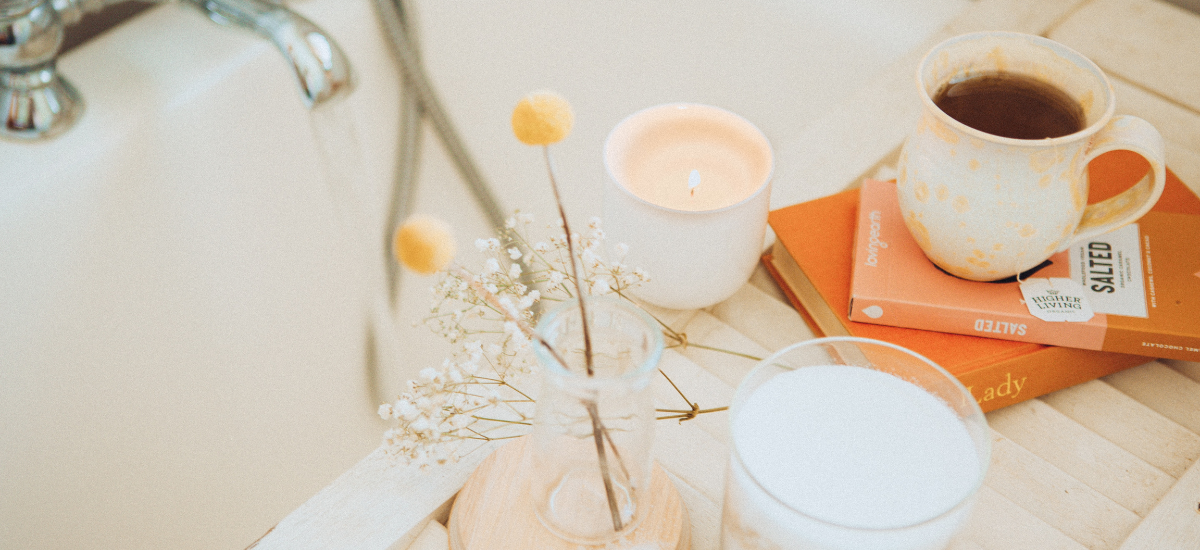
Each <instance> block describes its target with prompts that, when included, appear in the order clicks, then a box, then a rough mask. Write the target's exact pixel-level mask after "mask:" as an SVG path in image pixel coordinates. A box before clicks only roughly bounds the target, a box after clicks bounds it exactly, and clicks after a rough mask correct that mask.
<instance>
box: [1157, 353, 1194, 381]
mask: <svg viewBox="0 0 1200 550" xmlns="http://www.w3.org/2000/svg"><path fill="white" fill-rule="evenodd" d="M1162 362H1163V364H1164V365H1167V366H1168V367H1171V368H1172V369H1174V370H1175V372H1178V373H1179V374H1182V375H1184V376H1186V377H1188V378H1191V379H1192V380H1194V381H1196V382H1198V383H1200V362H1196V361H1172V360H1166V359H1164V360H1162Z"/></svg>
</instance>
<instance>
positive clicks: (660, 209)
mask: <svg viewBox="0 0 1200 550" xmlns="http://www.w3.org/2000/svg"><path fill="white" fill-rule="evenodd" d="M604 164H605V168H606V169H607V171H608V176H609V178H608V181H607V183H606V185H605V189H604V222H605V230H606V231H607V232H608V234H609V236H610V238H611V240H612V241H613V242H619V243H625V244H627V245H628V246H629V253H628V256H626V258H625V263H626V264H628V265H630V266H633V267H640V268H642V269H645V270H646V271H647V272H648V273H649V275H650V282H648V283H646V284H644V285H642V286H641V287H639V288H637V289H636V290H635V291H634V295H635V296H636V297H638V298H640V299H642V300H645V301H646V302H649V303H651V304H654V305H658V306H662V307H666V308H671V309H693V308H701V307H706V306H710V305H712V304H715V303H717V302H720V301H721V300H724V299H725V298H728V297H729V296H731V295H732V294H733V293H734V292H736V291H737V289H738V288H739V287H741V286H742V285H743V284H745V283H746V281H747V280H748V279H749V278H750V273H751V272H752V271H753V270H754V266H755V265H756V263H757V262H758V260H759V256H760V254H761V253H762V249H763V237H764V235H765V232H766V226H767V210H768V206H769V201H770V180H771V174H772V170H773V167H774V164H773V157H772V152H771V146H770V144H769V143H768V142H767V138H766V137H765V136H764V135H763V133H762V132H761V131H760V130H759V129H758V128H757V127H755V126H754V125H753V124H751V123H750V122H748V121H747V120H746V119H744V118H742V117H740V116H738V115H736V114H734V113H731V112H729V111H726V110H724V109H720V108H717V107H711V106H708V105H698V104H690V103H678V104H667V105H660V106H657V107H650V108H648V109H645V110H642V111H638V112H637V113H634V114H633V115H630V116H629V117H628V118H626V119H625V120H623V121H622V122H621V123H619V124H617V126H616V127H615V128H614V129H613V130H612V132H611V133H610V134H609V136H608V140H607V141H606V142H605V146H604Z"/></svg>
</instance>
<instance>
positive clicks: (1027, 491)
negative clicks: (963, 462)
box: [975, 432, 1141, 550]
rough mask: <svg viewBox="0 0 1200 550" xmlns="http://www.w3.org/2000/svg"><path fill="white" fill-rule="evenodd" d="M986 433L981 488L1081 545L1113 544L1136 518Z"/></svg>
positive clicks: (999, 437) (1096, 548) (1015, 446)
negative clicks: (986, 466) (987, 464)
mask: <svg viewBox="0 0 1200 550" xmlns="http://www.w3.org/2000/svg"><path fill="white" fill-rule="evenodd" d="M992 433H993V434H994V437H993V439H992V464H991V468H990V470H989V471H988V477H987V480H986V482H985V483H986V484H987V486H988V487H990V488H992V489H994V490H995V491H996V492H997V493H1000V494H1002V495H1004V496H1005V497H1007V498H1008V499H1009V500H1012V501H1013V502H1015V503H1017V504H1018V505H1019V506H1021V507H1022V508H1024V509H1026V510H1028V511H1029V512H1030V513H1032V514H1033V515H1034V516H1036V517H1038V518H1039V519H1041V520H1042V521H1045V522H1046V523H1047V524H1049V525H1050V526H1051V527H1054V528H1055V529H1058V530H1059V531H1062V532H1063V534H1065V535H1067V536H1069V537H1071V538H1073V539H1075V541H1077V542H1079V543H1080V544H1082V545H1083V546H1084V547H1087V548H1091V549H1093V550H1100V549H1106V548H1117V547H1118V546H1119V545H1120V543H1121V541H1123V540H1125V537H1126V535H1128V534H1129V532H1131V531H1132V530H1133V528H1134V527H1135V526H1137V524H1138V522H1139V521H1140V520H1141V518H1139V517H1138V515H1137V514H1134V513H1133V512H1131V511H1129V510H1127V509H1125V508H1123V507H1121V505H1119V504H1117V503H1115V502H1113V501H1112V500H1111V499H1109V498H1108V497H1105V496H1104V495H1102V494H1100V493H1099V492H1097V491H1096V490H1095V489H1092V488H1091V487H1088V486H1087V485H1085V484H1084V483H1083V482H1081V481H1079V480H1076V479H1075V478H1072V477H1071V476H1069V475H1067V474H1066V473H1064V472H1063V471H1062V470H1059V469H1058V468H1056V467H1054V465H1052V464H1050V463H1049V462H1047V461H1046V460H1044V459H1042V458H1040V457H1038V456H1037V455H1034V454H1033V453H1031V452H1029V451H1028V450H1026V449H1025V448H1024V447H1021V446H1020V445H1018V444H1016V443H1014V442H1013V441H1012V440H1010V439H1008V438H1007V437H1004V436H1003V435H1001V434H999V433H997V432H992ZM975 540H977V541H978V540H979V539H975Z"/></svg>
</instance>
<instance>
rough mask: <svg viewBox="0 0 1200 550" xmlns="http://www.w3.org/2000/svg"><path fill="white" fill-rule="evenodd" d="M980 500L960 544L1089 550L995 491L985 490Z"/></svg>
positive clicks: (992, 549) (995, 549)
mask: <svg viewBox="0 0 1200 550" xmlns="http://www.w3.org/2000/svg"><path fill="white" fill-rule="evenodd" d="M977 498H978V499H977V500H976V502H975V509H974V511H973V512H972V514H971V519H969V520H967V524H966V526H964V527H963V531H962V533H960V534H959V535H958V537H957V538H956V540H963V541H970V542H971V543H974V544H975V545H976V546H978V547H979V548H984V549H985V550H1033V549H1037V550H1085V547H1084V546H1083V545H1081V544H1079V543H1078V542H1076V541H1075V539H1073V538H1071V537H1068V536H1067V535H1064V534H1063V532H1062V531H1059V530H1058V529H1055V528H1054V527H1051V526H1050V525H1049V524H1047V523H1046V522H1045V521H1042V520H1041V519H1038V518H1037V517H1036V516H1034V515H1033V514H1031V513H1029V511H1028V510H1026V509H1024V508H1022V507H1021V506H1019V505H1017V504H1016V503H1015V502H1013V501H1012V500H1009V499H1008V498H1006V497H1005V496H1004V495H1001V494H1000V493H998V492H996V490H995V489H992V488H991V487H988V486H986V485H985V486H984V487H983V488H981V489H980V490H979V495H978V497H977Z"/></svg>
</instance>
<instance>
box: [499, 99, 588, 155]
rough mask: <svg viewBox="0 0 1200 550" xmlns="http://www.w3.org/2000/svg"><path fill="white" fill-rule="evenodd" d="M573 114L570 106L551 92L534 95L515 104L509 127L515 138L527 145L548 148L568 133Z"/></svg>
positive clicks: (573, 119)
mask: <svg viewBox="0 0 1200 550" xmlns="http://www.w3.org/2000/svg"><path fill="white" fill-rule="evenodd" d="M574 122H575V114H574V113H572V112H571V104H570V103H568V102H567V100H565V99H563V98H562V96H560V95H558V94H556V93H554V92H548V91H543V92H533V93H531V94H529V95H527V96H525V97H523V98H521V101H519V102H517V107H516V108H515V109H513V114H512V128H513V133H514V134H516V135H517V139H519V140H521V142H522V143H525V144H527V145H550V144H551V143H557V142H559V141H562V139H563V138H565V137H567V134H569V133H571V124H573V123H574Z"/></svg>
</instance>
